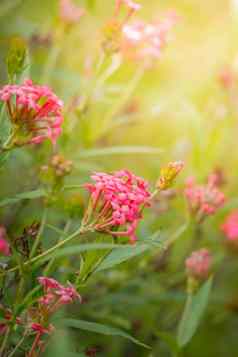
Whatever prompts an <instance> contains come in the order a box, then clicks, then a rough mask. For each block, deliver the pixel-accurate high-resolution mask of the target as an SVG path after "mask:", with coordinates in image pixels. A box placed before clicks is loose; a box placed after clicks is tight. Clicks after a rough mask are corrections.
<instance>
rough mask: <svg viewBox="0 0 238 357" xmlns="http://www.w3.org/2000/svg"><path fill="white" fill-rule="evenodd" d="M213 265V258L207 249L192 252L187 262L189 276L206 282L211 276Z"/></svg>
mask: <svg viewBox="0 0 238 357" xmlns="http://www.w3.org/2000/svg"><path fill="white" fill-rule="evenodd" d="M211 264H212V256H211V254H210V252H209V251H208V249H205V248H202V249H200V250H197V251H194V252H192V254H191V255H190V257H188V258H187V259H186V261H185V265H186V268H187V273H188V275H189V276H190V277H193V278H195V279H198V280H204V279H206V278H207V277H208V276H209V273H210V270H211Z"/></svg>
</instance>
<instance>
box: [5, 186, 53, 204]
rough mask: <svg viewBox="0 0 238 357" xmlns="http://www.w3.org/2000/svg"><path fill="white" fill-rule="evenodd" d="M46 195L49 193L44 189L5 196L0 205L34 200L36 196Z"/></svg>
mask: <svg viewBox="0 0 238 357" xmlns="http://www.w3.org/2000/svg"><path fill="white" fill-rule="evenodd" d="M46 195H47V193H46V191H44V190H42V189H39V190H35V191H28V192H23V193H19V194H17V195H16V196H14V197H10V198H5V199H3V200H1V201H0V207H3V206H7V205H11V204H14V203H17V202H19V201H22V200H33V199H36V198H40V197H45V196H46Z"/></svg>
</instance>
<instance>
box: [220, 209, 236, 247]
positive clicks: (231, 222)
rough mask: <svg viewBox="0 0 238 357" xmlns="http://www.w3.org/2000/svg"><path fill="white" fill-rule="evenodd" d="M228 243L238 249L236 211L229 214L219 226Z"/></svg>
mask: <svg viewBox="0 0 238 357" xmlns="http://www.w3.org/2000/svg"><path fill="white" fill-rule="evenodd" d="M221 230H222V232H223V233H224V234H225V236H226V238H227V241H228V243H230V244H232V245H233V246H235V247H237V248H238V210H236V211H233V212H231V213H230V214H229V215H228V217H226V219H225V222H224V223H223V224H222V226H221Z"/></svg>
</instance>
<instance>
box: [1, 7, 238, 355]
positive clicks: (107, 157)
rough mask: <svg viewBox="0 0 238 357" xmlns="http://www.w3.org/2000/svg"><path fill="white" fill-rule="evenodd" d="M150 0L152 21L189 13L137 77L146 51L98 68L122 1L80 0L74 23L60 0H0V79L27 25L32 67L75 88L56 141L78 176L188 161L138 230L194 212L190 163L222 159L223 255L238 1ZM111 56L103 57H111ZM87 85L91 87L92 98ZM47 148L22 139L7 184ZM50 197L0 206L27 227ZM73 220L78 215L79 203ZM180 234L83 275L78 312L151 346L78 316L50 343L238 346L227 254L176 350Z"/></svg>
mask: <svg viewBox="0 0 238 357" xmlns="http://www.w3.org/2000/svg"><path fill="white" fill-rule="evenodd" d="M140 3H141V4H142V10H141V11H140V12H139V13H138V15H136V17H137V16H138V17H142V18H144V19H145V20H148V21H150V20H151V19H153V18H156V17H157V14H158V16H163V13H164V12H165V11H167V10H169V9H175V10H176V12H177V13H178V15H179V18H180V19H179V22H178V24H177V25H176V26H175V28H174V29H173V31H172V33H171V39H170V41H169V44H168V46H167V47H166V49H165V50H164V51H163V53H162V56H161V59H160V60H159V61H158V63H157V64H156V66H155V67H153V68H150V69H148V70H146V71H145V73H144V74H143V76H142V78H141V79H140V81H138V83H137V81H136V77H135V76H136V74H138V73H139V71H140V67H141V64H140V63H137V64H134V63H129V62H125V61H124V62H123V61H122V63H121V64H120V66H119V65H118V62H117V61H118V58H117V57H115V58H114V62H113V64H114V66H115V68H116V69H115V71H114V72H113V74H112V75H111V76H110V78H108V79H107V80H105V81H102V82H101V83H100V82H95V80H94V74H95V69H96V66H97V62H98V60H99V56H100V43H101V36H102V34H101V29H102V27H103V26H104V24H105V22H106V21H108V19H110V17H111V15H112V12H113V6H114V1H112V0H111V1H110V0H107V1H106V0H91V1H90V0H88V1H86V0H85V1H76V0H75V4H78V5H79V6H82V7H84V8H85V9H86V11H87V13H86V15H85V16H84V17H83V18H82V19H81V21H80V22H79V23H78V24H77V25H75V26H73V28H71V29H63V30H62V27H61V24H60V20H59V18H58V1H56V0H41V1H36V0H0V68H1V72H0V83H1V84H2V85H3V84H5V83H6V82H7V73H6V66H5V58H6V55H7V52H8V50H9V46H10V43H11V41H12V38H14V37H15V36H18V37H19V36H20V37H21V38H23V39H24V41H25V42H26V44H27V46H28V49H29V56H28V64H29V65H28V67H27V69H26V70H25V73H24V77H30V78H32V79H33V81H35V82H38V83H41V84H43V83H44V84H47V85H50V86H51V87H52V88H53V89H54V91H55V92H56V93H57V95H58V96H59V97H61V98H62V99H63V100H64V102H65V128H64V134H63V135H62V138H61V140H60V143H59V146H58V149H59V150H60V151H61V152H63V153H64V155H65V156H66V157H67V158H68V159H71V160H73V163H74V170H73V173H72V175H71V176H70V177H69V178H68V179H67V180H68V181H67V183H68V184H80V183H82V182H85V181H86V180H87V179H88V176H89V175H90V173H91V171H93V170H105V171H106V170H109V171H110V170H115V169H116V170H117V169H120V168H128V169H131V170H132V171H134V172H135V173H137V174H139V175H142V176H144V177H145V178H146V179H148V180H149V181H150V182H154V181H155V180H156V179H157V178H158V175H159V169H160V166H161V165H162V164H165V163H167V162H168V161H173V160H183V161H184V162H185V169H184V172H183V174H182V175H181V177H180V178H179V180H178V184H177V186H176V192H175V194H176V195H177V198H176V199H175V200H172V201H171V202H169V203H168V207H167V206H166V209H165V212H161V211H160V208H161V205H162V204H163V202H162V203H161V202H159V203H158V207H154V211H153V213H152V214H151V215H149V214H148V215H146V217H145V222H144V223H143V224H141V225H140V228H139V233H138V235H139V237H140V239H143V238H144V237H147V236H149V235H151V234H152V233H153V232H154V231H156V230H158V229H160V230H161V231H162V234H165V235H166V234H171V233H174V232H176V230H177V229H179V227H181V226H182V225H183V224H184V222H185V221H186V218H187V210H186V205H185V202H184V199H183V195H182V190H183V184H184V180H185V178H186V177H187V176H188V175H190V174H193V175H195V176H196V177H197V178H198V179H199V180H203V179H205V178H206V177H207V175H208V174H209V173H210V172H212V171H213V170H215V169H219V170H221V171H222V172H223V174H224V176H225V182H226V186H225V187H224V191H225V192H226V195H227V196H228V197H229V200H228V201H229V202H228V203H227V205H226V206H225V207H224V209H222V210H221V211H220V212H219V213H218V214H217V215H216V216H215V217H212V218H211V219H209V220H208V221H207V222H206V223H205V225H204V226H203V240H202V242H201V244H203V245H205V246H208V247H209V248H211V250H212V251H213V253H214V255H216V257H217V259H218V260H219V257H220V256H221V255H222V256H223V254H224V248H223V246H222V244H221V241H222V237H221V234H220V232H219V225H220V223H221V222H222V219H223V217H224V215H225V214H226V213H227V212H228V211H229V210H230V209H231V208H234V207H237V204H238V201H237V198H236V193H237V186H238V185H237V165H238V154H237V150H236V143H237V132H238V120H237V116H238V107H237V99H238V96H237V93H238V91H237V92H236V91H234V92H233V93H228V92H227V91H226V90H225V89H224V88H222V86H221V83H220V82H219V73H220V71H221V70H222V69H223V68H224V66H227V65H228V66H232V67H233V68H234V71H236V70H237V71H238V51H237V35H238V3H237V1H235V0H234V1H228V0H210V1H200V0H177V1H174V0H173V1H172V0H171V1H164V0H160V1H157V0H141V1H140ZM109 65H110V63H109V62H105V63H104V64H103V69H106V68H107V66H109ZM117 66H118V68H117ZM236 89H238V88H236ZM88 93H90V101H89V103H86V105H85V98H86V97H87V95H88ZM50 154H52V148H50V146H49V145H48V144H44V145H43V146H42V147H41V148H39V149H32V148H27V149H24V150H20V151H16V152H14V154H13V155H12V157H11V159H10V160H9V162H8V163H7V166H6V168H5V169H4V170H2V171H1V177H0V185H1V186H0V187H1V189H0V194H1V197H3V198H4V197H6V196H9V195H13V194H15V193H18V192H21V191H28V190H31V189H34V188H36V187H38V185H39V177H38V176H39V175H38V172H39V168H40V166H41V165H42V164H44V163H45V162H46V161H47V158H48V156H49V155H50ZM80 195H81V194H79V197H78V198H77V197H76V199H78V200H79V201H80V200H81V201H82V200H83V199H84V197H83V195H82V196H80ZM73 199H75V196H72V197H71V196H70V195H68V196H67V195H66V196H64V197H60V198H59V201H58V202H56V205H55V207H54V209H53V210H52V212H51V215H50V221H51V223H54V224H55V223H56V222H58V224H60V226H63V224H64V222H65V215H70V213H69V211H70V209H71V208H70V209H69V208H68V206H70V204H71V203H70V202H72V200H73ZM81 201H80V202H81ZM166 204H167V201H166ZM41 209H42V206H40V203H30V204H29V203H27V204H25V205H24V204H23V205H15V206H13V207H9V208H7V209H4V210H3V209H1V215H2V220H3V222H4V223H5V224H6V225H7V226H8V227H9V230H10V232H20V231H21V230H22V228H23V227H24V225H25V224H30V223H32V221H34V220H35V219H36V220H38V219H40V216H41ZM72 221H73V225H77V216H76V215H74V217H73V219H72ZM12 234H15V233H12ZM45 237H46V238H47V239H48V241H46V243H44V244H45V245H46V246H48V245H49V244H50V243H51V242H53V241H54V240H55V239H56V238H55V236H52V232H51V231H50V230H49V229H47V230H46V232H45ZM180 248H181V247H176V245H175V248H174V252H173V251H172V252H170V255H169V258H168V257H164V256H163V255H162V258H161V251H160V249H159V248H157V247H154V249H152V250H150V251H149V253H146V254H144V255H143V256H140V257H139V258H135V259H133V260H132V261H131V262H129V263H125V264H122V265H120V266H119V268H115V269H113V270H112V271H105V272H101V273H98V274H96V275H95V276H94V277H92V279H91V280H89V283H88V285H87V287H85V286H83V287H82V296H83V297H84V300H85V303H84V304H82V306H79V308H75V307H72V309H70V310H69V312H68V314H70V315H71V316H74V318H77V317H78V318H85V319H88V320H91V321H98V322H104V323H106V324H109V325H110V324H111V325H114V326H118V327H120V328H124V329H125V330H128V331H129V332H130V333H131V334H133V335H134V336H136V337H137V338H139V339H140V340H142V341H145V343H147V344H148V345H150V346H152V350H151V351H148V350H146V349H143V348H141V347H137V346H136V345H134V344H132V343H131V342H128V341H127V340H123V339H121V338H120V337H112V336H108V337H106V336H103V337H102V336H101V335H97V334H93V333H88V332H83V331H80V332H79V331H75V330H70V331H68V332H67V334H66V332H65V331H62V333H61V332H59V336H58V335H57V341H56V343H55V344H53V346H54V347H52V348H53V350H52V352H50V355H51V356H54V355H56V354H57V355H58V356H60V354H61V355H62V356H66V355H67V356H68V355H69V354H65V353H67V352H62V351H63V350H64V348H66V347H65V346H63V345H64V342H65V341H67V344H68V345H69V346H75V347H74V349H75V351H76V352H78V353H79V352H81V351H83V350H85V349H87V348H89V347H90V346H97V348H98V354H97V356H107V357H139V356H142V357H143V356H148V357H167V356H171V355H173V356H177V355H179V356H180V355H181V356H183V357H227V356H229V357H236V356H237V355H238V341H237V337H236V334H237V328H238V318H237V312H238V285H237V267H238V266H237V258H236V256H235V257H234V256H231V257H230V256H229V255H227V257H225V258H224V260H222V264H220V266H219V268H218V274H217V276H216V278H215V288H214V292H213V294H212V297H211V303H210V306H209V309H208V311H207V313H206V316H205V318H204V320H203V322H202V324H201V326H200V327H199V330H198V332H197V333H196V335H195V337H194V338H193V339H192V341H191V342H190V343H189V344H188V346H187V347H186V348H185V349H184V350H183V351H181V352H179V353H178V354H177V355H176V354H175V353H174V354H173V352H171V351H173V341H172V342H171V339H170V338H169V337H168V336H167V337H166V335H163V334H162V333H161V331H162V332H165V331H166V332H170V333H171V335H172V336H173V335H174V334H175V331H176V326H177V324H178V321H179V318H180V316H181V313H182V309H183V305H184V301H185V296H186V292H185V290H186V287H185V273H184V268H183V256H182V255H181V259H180V257H177V259H176V255H177V254H178V253H177V252H180V250H179V249H180ZM176 249H177V250H176ZM179 254H180V253H179ZM179 260H180V261H179ZM75 268H77V261H75V260H72V259H71V260H69V261H65V260H64V259H62V262H60V264H59V265H58V266H57V269H56V270H57V276H58V277H59V278H60V279H61V280H65V281H66V280H67V278H68V276H70V274H71V273H72V271H73V270H74V269H75ZM61 334H62V336H63V337H62V338H61ZM60 341H62V344H63V345H62V346H61V345H60ZM65 343H66V342H65ZM59 345H60V346H61V347H59ZM57 346H58V347H57ZM57 348H59V349H58V350H57ZM72 351H73V348H72ZM76 352H75V353H76ZM75 355H76V354H75ZM69 356H70V355H69Z"/></svg>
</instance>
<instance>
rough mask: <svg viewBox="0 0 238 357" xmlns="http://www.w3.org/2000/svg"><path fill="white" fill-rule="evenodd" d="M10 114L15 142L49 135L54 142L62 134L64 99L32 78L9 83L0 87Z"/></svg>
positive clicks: (36, 140)
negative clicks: (34, 82)
mask: <svg viewBox="0 0 238 357" xmlns="http://www.w3.org/2000/svg"><path fill="white" fill-rule="evenodd" d="M0 100H2V101H3V102H5V103H6V105H7V110H8V114H9V118H10V120H11V122H12V124H13V126H14V128H13V129H14V130H15V131H16V133H15V134H16V137H14V144H15V145H24V144H39V143H41V142H42V141H44V140H45V139H47V138H49V139H50V140H51V141H52V142H53V143H55V141H56V139H57V138H58V136H59V135H60V134H61V131H62V129H61V126H62V122H63V116H62V107H63V103H62V101H61V100H59V98H58V97H57V96H56V95H55V94H54V93H53V92H52V90H51V89H50V88H48V87H47V86H41V85H35V84H33V83H32V81H31V80H26V81H25V82H24V83H23V84H21V85H17V84H13V85H6V86H4V87H3V88H2V89H1V90H0Z"/></svg>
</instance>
